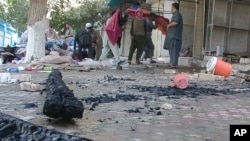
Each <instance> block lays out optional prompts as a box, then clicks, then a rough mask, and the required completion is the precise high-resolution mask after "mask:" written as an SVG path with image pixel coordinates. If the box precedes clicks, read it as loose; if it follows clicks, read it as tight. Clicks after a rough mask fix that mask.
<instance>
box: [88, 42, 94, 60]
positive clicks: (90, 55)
mask: <svg viewBox="0 0 250 141" xmlns="http://www.w3.org/2000/svg"><path fill="white" fill-rule="evenodd" d="M88 56H89V58H91V59H94V48H93V47H92V45H90V46H88Z"/></svg>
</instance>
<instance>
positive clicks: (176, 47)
mask: <svg viewBox="0 0 250 141" xmlns="http://www.w3.org/2000/svg"><path fill="white" fill-rule="evenodd" d="M180 50H181V41H179V40H175V42H174V47H173V62H172V65H173V66H178V61H179V56H180Z"/></svg>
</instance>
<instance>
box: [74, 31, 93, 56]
mask: <svg viewBox="0 0 250 141" xmlns="http://www.w3.org/2000/svg"><path fill="white" fill-rule="evenodd" d="M76 43H77V44H78V57H79V58H78V59H79V60H80V61H82V59H83V49H84V50H85V49H88V50H90V49H91V48H92V37H91V34H90V33H89V32H88V31H87V30H86V29H80V30H79V31H78V32H77V33H76V35H75V42H74V51H76ZM89 53H90V52H88V56H89V57H91V56H92V55H91V54H89Z"/></svg>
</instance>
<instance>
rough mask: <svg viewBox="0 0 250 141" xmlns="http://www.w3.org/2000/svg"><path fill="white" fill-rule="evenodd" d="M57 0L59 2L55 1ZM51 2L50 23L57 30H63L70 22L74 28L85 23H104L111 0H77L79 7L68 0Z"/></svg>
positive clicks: (78, 27)
mask: <svg viewBox="0 0 250 141" xmlns="http://www.w3.org/2000/svg"><path fill="white" fill-rule="evenodd" d="M55 1H57V2H55ZM55 1H53V3H50V8H49V11H50V17H51V19H50V23H51V24H52V25H53V27H54V28H55V29H56V30H57V31H62V29H63V28H64V26H65V23H67V22H68V23H70V24H71V26H72V27H73V29H74V30H78V29H80V28H81V27H82V26H83V25H85V23H87V22H90V23H92V24H93V23H94V22H97V21H99V22H101V23H104V21H105V20H106V15H107V13H108V12H110V9H109V8H108V7H107V2H108V1H109V0H76V3H77V5H78V6H77V7H73V6H72V3H71V2H70V1H68V0H55Z"/></svg>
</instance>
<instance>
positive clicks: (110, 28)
mask: <svg viewBox="0 0 250 141" xmlns="http://www.w3.org/2000/svg"><path fill="white" fill-rule="evenodd" d="M119 16H120V10H116V12H115V13H114V15H113V16H112V17H111V19H110V21H109V23H108V24H107V26H106V28H105V31H106V33H107V35H108V38H109V40H110V42H111V43H112V44H113V45H115V44H116V43H117V41H118V38H119V37H121V35H122V27H121V26H120V25H119V20H120V17H119Z"/></svg>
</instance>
